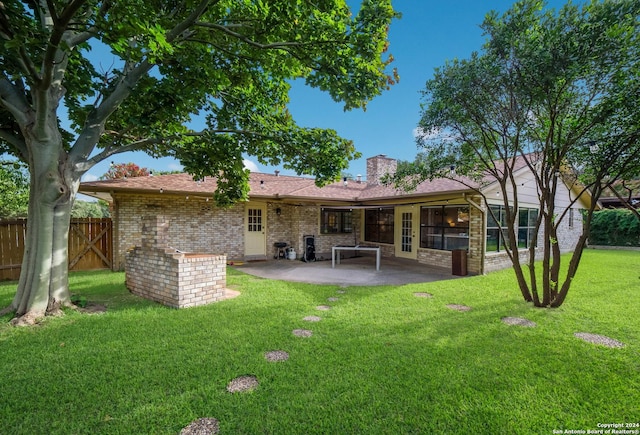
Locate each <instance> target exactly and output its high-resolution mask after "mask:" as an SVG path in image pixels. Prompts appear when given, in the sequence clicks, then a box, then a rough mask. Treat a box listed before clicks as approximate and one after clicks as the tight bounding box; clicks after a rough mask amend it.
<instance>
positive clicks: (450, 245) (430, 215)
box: [420, 206, 469, 251]
mask: <svg viewBox="0 0 640 435" xmlns="http://www.w3.org/2000/svg"><path fill="white" fill-rule="evenodd" d="M420 247H421V248H431V249H442V250H445V251H452V250H454V249H468V248H469V207H447V206H437V207H421V208H420Z"/></svg>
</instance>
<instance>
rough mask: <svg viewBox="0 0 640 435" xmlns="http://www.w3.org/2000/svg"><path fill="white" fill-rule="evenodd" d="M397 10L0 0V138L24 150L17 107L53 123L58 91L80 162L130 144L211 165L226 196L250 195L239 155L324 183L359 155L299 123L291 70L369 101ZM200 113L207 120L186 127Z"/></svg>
mask: <svg viewBox="0 0 640 435" xmlns="http://www.w3.org/2000/svg"><path fill="white" fill-rule="evenodd" d="M396 16H397V14H396V12H394V10H393V9H392V7H391V2H390V1H389V0H375V1H374V0H366V1H363V3H362V5H361V7H360V10H359V11H358V13H357V14H356V15H355V16H354V15H352V12H351V11H350V9H349V7H348V6H347V5H346V3H345V1H344V0H327V1H322V2H306V1H294V2H291V1H288V0H280V1H264V2H263V1H248V0H247V1H237V0H226V1H187V2H173V3H172V2H169V3H167V2H157V1H144V2H111V1H90V0H75V1H71V2H49V3H46V4H45V3H36V2H27V1H24V2H18V1H10V2H4V3H3V5H2V7H1V8H0V35H2V37H1V38H0V44H1V45H0V56H1V57H0V59H1V62H2V67H3V76H2V77H1V78H0V80H1V82H0V89H2V90H1V91H0V92H1V95H2V101H3V104H2V106H1V107H2V111H3V116H2V117H1V118H0V119H2V121H0V130H1V134H0V139H1V140H0V143H1V144H2V146H3V149H4V151H7V152H10V153H12V154H14V155H16V156H18V157H19V158H22V159H23V160H25V161H28V156H29V154H30V152H32V150H30V149H28V147H26V148H25V144H24V142H25V140H26V139H27V138H26V137H24V130H23V129H21V128H20V126H21V125H24V124H26V123H27V121H28V120H27V119H24V118H23V117H24V115H22V113H24V110H21V109H26V108H27V107H31V108H32V109H33V110H34V112H33V113H32V116H33V117H34V119H35V120H36V121H37V122H38V123H54V124H58V125H60V120H59V119H58V117H57V116H56V113H55V112H54V113H51V112H49V110H53V109H55V107H56V106H57V104H58V103H61V104H62V105H64V106H66V108H67V111H68V116H69V118H70V120H71V125H70V126H69V128H65V129H63V128H60V135H61V136H62V138H63V142H64V149H65V150H67V151H68V152H69V153H70V157H71V159H72V162H73V164H74V165H75V167H74V170H76V171H80V172H84V171H86V170H88V168H90V167H91V166H92V165H93V164H95V163H97V162H98V161H101V160H104V159H106V158H108V157H109V156H111V155H113V154H115V153H118V152H123V151H129V150H144V151H147V152H149V153H150V154H152V155H154V156H160V155H170V156H175V157H177V158H178V159H179V160H180V161H181V162H182V164H183V166H184V168H185V170H187V171H188V172H190V173H192V174H193V175H195V176H197V177H202V176H205V175H210V176H220V177H221V183H220V184H219V186H220V187H221V190H220V192H219V193H220V195H219V196H220V200H221V201H223V202H228V201H235V200H237V199H242V198H245V197H246V186H245V185H244V182H245V181H246V179H247V176H248V174H247V172H246V171H245V170H244V168H243V166H242V158H241V157H242V155H243V153H245V154H249V155H253V156H257V157H258V160H259V161H260V162H261V163H263V164H270V165H279V164H282V165H283V166H284V167H285V168H287V169H293V170H294V171H296V172H298V173H308V174H311V175H314V176H315V177H316V178H317V182H318V183H319V184H323V183H326V182H329V181H333V180H334V179H335V178H336V177H337V176H338V175H339V174H340V171H341V170H343V169H345V168H346V166H347V162H348V161H349V159H352V158H354V157H356V156H358V153H357V152H356V151H355V149H354V148H353V144H352V143H351V142H350V141H348V140H345V139H342V138H340V137H339V136H338V135H337V134H336V132H335V131H333V130H325V129H315V128H301V127H298V126H297V125H296V123H295V121H294V120H293V119H292V117H291V115H290V113H289V112H288V110H287V103H288V101H289V99H288V91H289V88H290V85H289V83H290V80H292V79H297V78H302V79H304V80H305V81H306V83H307V84H308V85H310V86H314V87H317V88H319V89H321V90H324V91H327V92H329V94H330V95H331V96H332V97H333V98H334V99H335V100H336V101H341V102H343V103H344V108H345V110H350V109H354V108H365V107H366V104H367V101H369V100H370V99H371V98H373V97H375V96H376V95H378V94H379V93H380V92H381V91H382V90H383V89H386V88H388V86H389V85H390V84H393V83H394V82H395V80H396V79H397V75H395V72H394V71H389V70H388V65H389V63H390V62H391V60H392V57H391V56H387V57H384V58H383V56H381V54H382V53H383V52H384V51H386V49H387V39H386V37H387V30H388V26H389V24H390V21H391V19H392V18H394V17H396ZM107 51H108V52H109V53H110V54H109V55H104V53H105V52H107ZM45 99H46V100H47V101H46V102H45V101H44V100H45ZM36 109H38V110H36ZM27 113H29V111H27ZM202 114H207V127H206V129H205V130H203V131H192V130H190V129H189V128H188V127H186V125H187V124H188V123H189V121H191V120H192V119H193V117H194V116H195V115H202ZM11 115H13V116H11ZM96 147H97V148H96Z"/></svg>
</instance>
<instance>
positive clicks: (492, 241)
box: [487, 205, 507, 252]
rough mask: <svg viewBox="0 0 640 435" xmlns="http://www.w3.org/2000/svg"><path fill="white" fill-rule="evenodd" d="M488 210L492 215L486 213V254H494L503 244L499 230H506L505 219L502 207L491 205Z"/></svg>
mask: <svg viewBox="0 0 640 435" xmlns="http://www.w3.org/2000/svg"><path fill="white" fill-rule="evenodd" d="M489 208H490V209H491V211H492V212H493V214H491V213H487V252H496V251H500V250H501V249H502V247H503V245H504V244H505V241H504V239H503V237H502V232H501V231H500V228H501V227H502V228H506V226H507V217H506V214H505V208H504V206H502V205H491V206H489ZM494 216H495V218H494Z"/></svg>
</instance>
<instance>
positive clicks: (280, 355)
mask: <svg viewBox="0 0 640 435" xmlns="http://www.w3.org/2000/svg"><path fill="white" fill-rule="evenodd" d="M264 358H265V359H266V360H267V361H271V362H277V361H286V360H288V359H289V354H288V353H287V352H285V351H284V350H272V351H270V352H265V354H264Z"/></svg>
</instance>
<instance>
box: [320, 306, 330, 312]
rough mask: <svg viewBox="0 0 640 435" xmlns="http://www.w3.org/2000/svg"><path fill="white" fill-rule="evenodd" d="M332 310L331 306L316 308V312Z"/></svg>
mask: <svg viewBox="0 0 640 435" xmlns="http://www.w3.org/2000/svg"><path fill="white" fill-rule="evenodd" d="M330 309H331V306H329V305H318V306H317V307H316V310H319V311H329V310H330Z"/></svg>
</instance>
